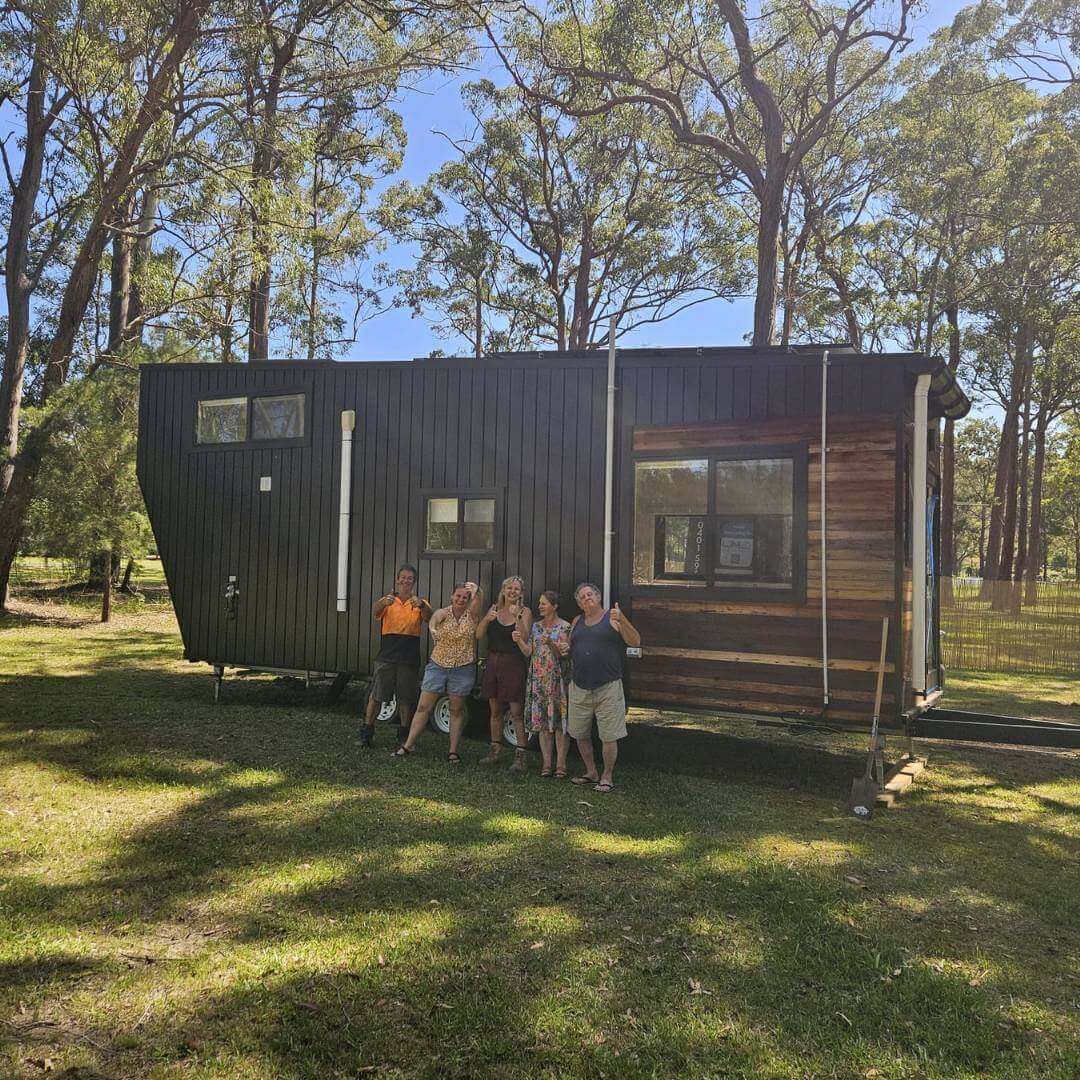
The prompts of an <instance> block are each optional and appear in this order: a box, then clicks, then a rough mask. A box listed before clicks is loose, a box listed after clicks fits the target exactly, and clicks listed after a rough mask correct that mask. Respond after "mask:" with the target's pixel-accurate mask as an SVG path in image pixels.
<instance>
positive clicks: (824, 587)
mask: <svg viewBox="0 0 1080 1080" xmlns="http://www.w3.org/2000/svg"><path fill="white" fill-rule="evenodd" d="M828 412H829V350H828V349H826V350H825V351H824V352H823V353H822V354H821V694H822V700H823V702H824V703H825V705H826V706H827V705H828V704H829V598H828V584H829V582H828V575H827V572H826V561H825V551H826V546H825V531H826V530H825V526H826V523H827V518H826V515H825V462H826V458H825V455H826V453H827V451H828V448H827V447H826V445H825V437H826V435H827V433H828V424H827V417H828Z"/></svg>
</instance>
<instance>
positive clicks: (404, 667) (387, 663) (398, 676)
mask: <svg viewBox="0 0 1080 1080" xmlns="http://www.w3.org/2000/svg"><path fill="white" fill-rule="evenodd" d="M371 696H372V697H373V698H374V699H375V700H376V701H378V702H387V701H390V700H392V699H393V698H397V703H398V705H404V706H405V707H406V708H408V709H415V708H416V702H417V700H418V699H419V697H420V668H419V667H418V666H417V665H416V664H396V663H394V661H393V660H376V661H375V667H374V669H373V670H372V673H371Z"/></svg>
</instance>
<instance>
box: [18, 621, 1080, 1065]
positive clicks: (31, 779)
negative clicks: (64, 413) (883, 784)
mask: <svg viewBox="0 0 1080 1080" xmlns="http://www.w3.org/2000/svg"><path fill="white" fill-rule="evenodd" d="M179 654H180V644H179V638H178V635H177V632H176V628H175V623H174V622H173V620H172V617H171V614H170V613H169V612H168V610H167V609H163V608H161V607H155V606H153V605H151V606H150V607H149V608H147V606H146V605H143V607H142V608H141V609H139V610H135V609H134V608H133V609H132V610H130V611H129V610H126V609H125V610H123V611H121V613H120V614H119V615H118V617H117V618H116V621H115V622H114V623H112V624H111V625H109V626H107V627H102V626H100V625H99V624H97V623H95V622H93V621H92V614H91V613H90V612H89V611H88V610H87V609H84V608H79V607H64V606H61V605H59V604H44V603H40V602H38V601H36V600H26V601H24V602H23V603H22V604H21V605H20V614H18V615H16V616H14V617H12V618H9V619H8V620H7V621H6V622H2V623H0V718H2V723H0V740H2V741H0V1074H2V1075H4V1076H9V1075H10V1076H28V1077H39V1076H40V1077H44V1076H46V1075H64V1076H68V1077H82V1078H89V1077H97V1078H104V1077H110V1078H120V1077H124V1078H127V1077H143V1076H147V1077H179V1076H183V1077H230V1078H231V1077H252V1078H254V1077H258V1078H264V1077H290V1078H292V1077H313V1078H314V1077H319V1078H322V1077H338V1076H340V1077H356V1076H367V1075H378V1076H387V1077H395V1076H402V1077H404V1076H426V1077H474V1076H496V1077H518V1076H533V1075H546V1076H551V1077H564V1076H587V1077H604V1076H607V1077H620V1078H621V1077H638V1076H641V1077H646V1076H657V1077H669V1076H675V1075H686V1076H695V1077H698V1076H711V1077H728V1076H742V1075H745V1076H751V1075H753V1076H766V1077H820V1076H837V1077H936V1076H950V1077H951V1076H972V1077H974V1076H980V1077H981V1076H996V1077H1009V1078H1013V1077H1017V1076H1058V1077H1075V1076H1076V1075H1078V1073H1080V1019H1078V1008H1077V1006H1078V1002H1080V966H1078V964H1077V960H1078V953H1080V948H1078V946H1080V870H1078V867H1080V843H1078V839H1080V828H1078V810H1080V770H1078V768H1077V766H1078V763H1080V755H1077V754H1073V753H1066V752H1052V751H1038V750H1032V751H1015V750H1006V749H999V748H992V747H975V746H946V745H944V744H941V745H933V746H930V747H928V752H929V754H930V756H931V768H930V770H929V771H928V772H927V773H926V774H925V775H924V777H923V778H920V780H919V781H918V783H917V785H916V786H915V788H914V789H913V790H912V792H911V793H910V794H909V795H908V796H907V797H905V799H904V800H903V802H902V803H901V805H900V806H899V807H898V808H897V809H895V810H892V811H886V812H880V813H878V814H877V815H876V816H875V818H874V820H873V821H872V822H870V823H869V824H864V823H860V822H858V821H856V820H854V819H852V818H850V817H848V816H846V815H845V814H844V813H843V802H844V799H845V797H846V794H847V791H848V789H849V787H850V782H851V778H852V776H853V775H854V774H855V772H856V770H857V768H858V767H859V765H860V763H861V762H860V759H859V755H858V749H859V746H860V745H861V740H855V739H853V738H852V737H847V736H844V737H832V738H830V737H828V736H824V735H821V736H818V735H810V736H800V737H797V738H795V737H791V736H787V735H783V734H780V733H777V732H775V731H773V730H772V729H759V728H756V727H754V726H753V725H752V724H751V723H749V722H723V723H719V724H713V725H710V727H711V730H702V726H703V725H701V724H694V723H692V722H690V721H688V720H686V718H681V717H678V716H675V715H671V714H665V715H664V716H663V717H654V718H653V719H655V720H657V721H658V723H656V724H654V725H653V726H649V727H646V726H644V725H641V726H638V727H635V729H634V730H633V732H632V734H631V737H630V739H629V740H628V744H627V748H626V753H625V767H624V768H622V769H621V770H620V773H619V775H618V777H617V778H618V779H619V781H620V785H621V786H620V788H619V789H618V790H616V791H615V792H614V793H612V794H611V795H609V796H606V797H605V796H601V795H597V794H594V793H593V792H592V791H590V790H586V791H582V790H579V789H578V788H575V787H573V786H571V785H569V784H565V783H556V782H554V781H541V780H539V779H538V777H537V776H536V772H535V770H536V764H535V762H534V763H532V764H531V767H532V769H533V772H532V774H531V775H529V776H528V777H526V778H524V779H521V780H514V779H512V778H511V777H510V776H508V775H507V773H506V772H505V770H504V769H500V770H499V771H498V772H496V773H494V774H492V773H487V772H485V771H483V770H481V769H480V768H477V767H476V766H475V764H474V763H475V761H476V759H477V758H479V757H480V755H481V753H482V746H481V745H480V744H477V743H470V744H468V745H467V746H466V748H465V756H466V764H465V765H464V766H463V767H461V768H460V769H458V770H451V769H450V768H449V767H448V766H447V764H446V761H445V756H444V750H445V747H444V744H443V742H442V740H441V738H439V737H436V736H434V735H429V736H428V737H427V738H426V739H425V740H424V741H423V742H422V743H421V747H420V750H419V752H418V753H417V755H416V756H415V757H413V758H411V759H408V760H407V761H404V762H395V761H392V760H391V759H390V758H389V755H388V754H387V752H386V751H387V750H388V749H389V739H388V736H389V733H388V732H382V733H380V734H381V742H380V744H379V746H378V748H377V751H373V752H369V753H367V754H364V753H363V752H361V751H360V750H359V749H358V747H357V744H356V739H355V734H356V728H355V712H356V710H357V708H358V701H357V700H356V696H355V695H353V696H352V697H351V698H350V697H349V695H348V694H347V695H346V697H345V698H343V699H342V700H341V701H340V702H339V703H338V704H336V705H334V706H331V707H327V706H323V705H320V704H319V703H318V693H317V692H316V691H309V692H308V694H307V696H305V694H304V692H303V691H302V690H298V689H296V688H294V687H292V686H290V685H288V684H282V683H278V682H275V681H274V680H273V679H271V678H269V677H257V678H250V679H243V680H240V679H237V680H231V681H230V682H228V683H227V684H226V695H225V697H226V700H225V703H224V704H222V705H220V706H217V707H215V706H214V705H213V704H212V701H211V694H210V689H211V680H210V678H209V677H208V674H207V671H206V669H205V668H203V667H197V666H193V665H188V664H186V663H184V662H183V661H182V660H180V659H179ZM1050 684H1052V686H1051V689H1050V697H1051V699H1052V701H1053V702H1055V704H1052V705H1049V706H1047V708H1046V710H1045V711H1044V712H1043V715H1064V716H1066V717H1069V718H1074V719H1076V718H1080V680H1075V679H1074V680H1071V681H1069V680H1064V679H1053V680H1042V681H1041V685H1042V686H1044V687H1045V686H1049V685H1050ZM951 685H954V686H956V688H957V693H954V694H952V695H950V702H951V703H952V704H954V705H957V706H961V705H968V706H970V707H979V708H982V707H983V706H984V705H986V703H987V701H989V700H995V699H994V695H995V694H997V693H1000V692H1003V691H1005V690H1007V692H1008V693H1010V694H1012V695H1013V698H1012V699H1011V701H1010V702H1009V703H1008V704H1007V709H1005V710H1002V711H1013V710H1014V709H1015V710H1016V711H1023V709H1024V706H1023V704H1022V702H1023V701H1024V697H1023V695H1025V694H1026V695H1029V697H1028V700H1031V696H1034V695H1038V693H1039V686H1040V682H1039V681H1036V680H1027V681H1026V682H1025V681H1024V680H1019V679H1017V677H1009V679H1008V686H1007V687H1005V686H999V687H997V688H995V684H993V683H991V682H986V683H985V684H984V682H983V681H982V680H981V679H980V678H979V677H977V676H960V677H954V679H953V683H952V684H951ZM1012 702H1015V705H1014V704H1013V703H1012ZM1028 711H1029V712H1031V710H1030V709H1029V710H1028ZM507 764H509V759H507ZM65 1070H67V1071H66V1072H65Z"/></svg>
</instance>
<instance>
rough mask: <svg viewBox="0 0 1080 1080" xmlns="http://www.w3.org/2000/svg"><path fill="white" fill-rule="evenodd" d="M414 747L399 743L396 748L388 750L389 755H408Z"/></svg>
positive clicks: (398, 756) (401, 756) (399, 756)
mask: <svg viewBox="0 0 1080 1080" xmlns="http://www.w3.org/2000/svg"><path fill="white" fill-rule="evenodd" d="M415 749H416V747H415V746H406V745H405V744H404V743H401V744H400V745H399V746H398V748H397V749H396V750H392V751H391V752H390V756H391V757H396V758H403V757H408V756H409V755H410V754H411V753H412V752H413V750H415Z"/></svg>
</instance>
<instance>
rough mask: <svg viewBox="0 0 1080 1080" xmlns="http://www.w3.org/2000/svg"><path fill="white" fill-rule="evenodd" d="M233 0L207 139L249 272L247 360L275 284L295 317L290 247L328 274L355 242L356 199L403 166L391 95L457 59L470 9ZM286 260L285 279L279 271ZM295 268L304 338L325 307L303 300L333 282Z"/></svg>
mask: <svg viewBox="0 0 1080 1080" xmlns="http://www.w3.org/2000/svg"><path fill="white" fill-rule="evenodd" d="M236 3H237V4H238V15H237V23H236V27H237V29H236V34H235V35H234V36H233V38H232V39H231V43H230V56H231V58H232V61H233V63H234V64H235V66H236V70H237V71H238V73H239V86H238V87H237V97H236V101H235V104H234V107H233V109H231V110H230V112H229V114H228V116H227V117H223V120H222V123H221V125H220V127H219V129H218V131H217V133H216V139H215V145H216V148H217V150H218V151H219V155H220V157H219V168H221V169H222V170H223V172H222V175H223V177H224V178H225V188H224V189H225V190H227V189H228V188H229V187H231V188H232V198H233V200H234V201H235V203H236V204H238V207H239V209H240V211H241V212H242V215H243V217H244V219H246V223H247V227H248V230H249V235H248V237H247V238H246V241H245V243H244V245H243V248H242V250H241V252H240V253H239V257H238V260H237V261H239V262H240V263H241V264H246V272H247V275H248V281H247V296H246V307H247V334H248V348H247V354H248V358H249V359H252V360H257V359H266V357H267V356H268V355H269V347H270V337H271V333H272V331H273V329H274V325H273V324H274V318H273V314H274V297H273V293H274V291H275V289H276V288H278V287H283V288H284V289H285V290H287V291H289V292H290V295H286V296H284V297H283V298H282V301H283V302H282V305H281V311H280V312H279V314H280V316H281V317H282V319H283V321H284V320H288V319H289V318H290V317H292V318H293V319H295V318H296V317H299V314H298V309H297V308H296V305H295V303H294V302H293V297H292V296H291V290H292V289H293V287H294V286H296V285H297V284H298V282H297V279H296V277H295V269H296V263H295V259H294V258H291V257H292V256H295V254H296V252H297V250H298V249H300V248H305V247H306V249H307V251H308V253H309V255H310V257H311V258H310V269H317V270H319V271H320V272H321V271H322V270H326V271H327V272H329V273H330V274H331V277H332V275H333V274H334V273H336V272H337V271H339V270H340V269H341V267H342V265H343V264H344V262H346V261H348V259H349V258H350V257H351V256H352V255H354V254H356V253H358V252H359V251H360V250H361V249H362V248H363V247H364V242H365V238H364V233H363V229H362V228H359V227H358V225H359V217H358V212H357V209H358V206H359V205H360V204H361V203H362V202H363V197H364V195H365V194H366V191H367V190H368V188H369V187H370V185H371V183H373V182H374V180H375V179H377V178H378V177H379V176H381V175H383V174H384V173H385V172H387V171H392V170H393V169H394V168H396V167H397V165H398V164H399V163H400V153H401V147H402V145H403V133H402V129H401V126H400V122H399V120H398V118H397V117H396V115H395V114H394V113H393V110H392V109H391V108H389V103H390V102H391V99H392V97H393V95H394V94H396V93H397V92H398V91H399V89H400V88H401V87H402V86H403V85H404V84H405V83H406V82H407V81H408V80H409V79H410V77H412V76H415V75H418V74H420V73H426V72H430V71H432V70H437V69H441V70H449V69H451V68H454V67H456V66H458V65H460V64H461V63H462V62H463V60H464V59H465V58H467V55H468V48H467V40H466V36H465V34H466V23H467V19H465V18H463V9H462V8H460V7H459V6H458V5H456V4H454V3H451V2H445V3H444V2H442V0H420V2H418V3H417V2H412V0H390V2H388V3H384V2H382V0H269V2H263V0H259V2H256V0H236ZM313 199H314V200H315V202H313V201H312V200H313ZM331 238H333V239H332V242H331ZM290 263H291V270H292V271H293V273H294V276H289V270H287V269H283V267H284V266H285V265H286V264H290ZM305 276H306V278H307V281H306V283H305V291H306V292H307V296H308V302H307V305H306V306H307V310H308V316H307V322H308V323H309V324H310V326H309V328H308V332H306V333H305V334H304V335H303V336H304V337H305V338H306V339H307V342H308V344H309V346H313V345H315V344H316V339H318V338H319V336H320V335H319V332H318V331H317V327H318V326H319V323H320V320H321V319H322V320H324V321H325V319H326V316H327V313H326V312H325V311H324V312H323V314H322V315H320V313H319V311H318V310H315V311H314V312H313V313H312V306H311V297H312V296H313V295H314V296H316V298H317V295H318V291H319V289H320V287H321V286H323V285H326V286H327V287H328V288H329V289H331V290H332V289H333V288H334V287H335V286H338V287H340V286H341V285H342V283H341V282H340V281H335V280H333V279H331V280H330V281H325V282H324V281H322V280H319V279H318V278H317V277H316V278H312V276H311V273H310V272H309V273H307V274H306V275H305ZM329 322H330V323H332V322H333V319H332V318H331V319H330V320H329ZM331 336H332V334H331Z"/></svg>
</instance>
